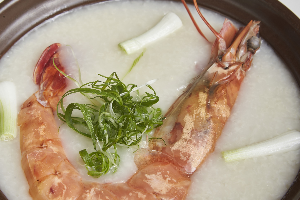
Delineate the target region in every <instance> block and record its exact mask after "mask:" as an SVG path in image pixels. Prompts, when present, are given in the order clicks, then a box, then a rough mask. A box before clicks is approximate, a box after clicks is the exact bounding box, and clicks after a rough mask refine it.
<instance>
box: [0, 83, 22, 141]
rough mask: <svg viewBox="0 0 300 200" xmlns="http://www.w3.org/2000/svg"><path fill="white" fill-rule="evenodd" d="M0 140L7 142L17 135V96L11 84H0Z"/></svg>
mask: <svg viewBox="0 0 300 200" xmlns="http://www.w3.org/2000/svg"><path fill="white" fill-rule="evenodd" d="M0 91H1V92H0V140H3V141H8V140H12V139H14V138H15V137H16V134H17V114H18V111H17V94H16V87H15V85H14V83H13V82H10V81H3V82H1V83H0Z"/></svg>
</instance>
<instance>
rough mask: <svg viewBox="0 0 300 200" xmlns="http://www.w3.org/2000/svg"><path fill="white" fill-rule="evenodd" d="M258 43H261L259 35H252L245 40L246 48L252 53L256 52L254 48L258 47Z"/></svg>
mask: <svg viewBox="0 0 300 200" xmlns="http://www.w3.org/2000/svg"><path fill="white" fill-rule="evenodd" d="M260 43H261V40H260V38H259V37H256V36H252V37H251V38H250V39H249V40H248V41H247V50H248V51H250V52H251V53H253V54H254V53H255V52H256V50H257V49H259V47H260Z"/></svg>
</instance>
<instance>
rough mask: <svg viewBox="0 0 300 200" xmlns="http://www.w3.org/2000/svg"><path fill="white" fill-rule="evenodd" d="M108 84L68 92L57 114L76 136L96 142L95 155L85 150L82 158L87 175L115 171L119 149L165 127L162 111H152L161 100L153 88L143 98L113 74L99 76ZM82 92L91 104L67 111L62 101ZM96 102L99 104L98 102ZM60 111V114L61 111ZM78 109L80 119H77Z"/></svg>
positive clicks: (90, 84) (72, 107) (85, 85)
mask: <svg viewBox="0 0 300 200" xmlns="http://www.w3.org/2000/svg"><path fill="white" fill-rule="evenodd" d="M100 76H101V77H103V78H105V79H106V80H105V81H99V80H97V81H93V82H89V83H86V84H84V85H82V86H80V87H79V88H75V89H71V90H69V91H67V92H66V93H65V94H64V95H63V96H62V98H61V99H60V101H59V103H58V108H59V107H60V108H61V109H57V115H58V117H59V118H60V119H61V120H62V121H64V122H65V123H66V124H67V125H68V126H69V127H70V128H72V129H73V130H74V131H76V132H77V133H80V134H82V135H84V136H86V137H89V138H91V139H92V141H93V146H94V150H95V151H94V152H92V153H88V152H87V151H86V150H85V149H84V150H82V151H80V156H81V158H82V159H83V161H84V162H85V165H86V168H87V170H88V174H89V175H91V176H94V177H99V176H101V175H103V174H106V173H107V172H109V171H116V169H117V167H118V165H119V161H120V158H119V155H118V153H117V147H118V146H134V145H138V144H139V142H140V141H141V140H142V135H143V134H144V133H149V132H150V131H151V130H152V129H154V128H156V127H158V126H160V125H161V124H162V120H163V117H162V113H161V109H159V108H153V105H154V104H155V103H157V102H158V100H159V97H158V96H157V95H156V93H155V91H154V89H153V88H152V87H151V86H150V85H147V84H146V86H147V87H148V88H149V89H150V91H152V92H151V93H149V92H145V94H144V95H140V93H139V91H138V90H137V85H134V84H128V85H125V84H124V83H123V82H121V81H120V79H119V78H118V76H117V74H116V73H115V72H114V73H112V74H111V75H110V76H109V77H106V76H103V75H100ZM74 93H80V94H82V95H84V96H85V97H88V98H89V99H90V100H91V101H90V102H92V103H90V104H80V103H70V104H69V105H68V106H67V107H66V108H65V107H64V106H63V99H64V98H65V97H66V96H68V95H71V94H74ZM95 102H96V103H95ZM59 110H61V112H59ZM74 110H78V111H80V113H81V116H74V115H73V111H74Z"/></svg>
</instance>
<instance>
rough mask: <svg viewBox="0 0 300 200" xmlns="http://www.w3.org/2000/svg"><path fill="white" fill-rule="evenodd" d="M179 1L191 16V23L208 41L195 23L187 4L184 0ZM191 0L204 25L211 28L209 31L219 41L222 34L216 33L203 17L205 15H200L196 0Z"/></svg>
mask: <svg viewBox="0 0 300 200" xmlns="http://www.w3.org/2000/svg"><path fill="white" fill-rule="evenodd" d="M181 2H182V3H183V5H184V7H185V9H186V10H187V12H188V13H189V15H190V17H191V19H192V21H193V23H194V25H195V27H196V29H197V30H198V32H199V33H200V35H202V37H204V39H205V40H206V41H208V39H207V38H206V37H205V36H204V34H203V33H202V31H201V30H200V28H199V26H198V24H197V23H196V21H195V19H194V17H193V16H192V14H191V12H190V9H189V8H188V6H187V4H186V2H185V0H181ZM193 2H194V5H195V8H196V10H197V12H198V14H199V16H200V17H201V19H202V20H203V22H204V23H205V24H206V26H207V27H208V28H209V29H210V30H211V32H212V33H213V34H214V35H215V36H216V37H217V38H218V40H219V41H220V40H223V37H222V36H221V35H220V34H219V33H218V32H217V31H216V30H215V29H214V28H213V27H212V26H211V25H210V24H209V23H208V22H207V20H206V19H205V17H204V16H203V15H202V13H201V11H200V9H199V7H198V4H197V0H193Z"/></svg>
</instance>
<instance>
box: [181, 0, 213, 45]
mask: <svg viewBox="0 0 300 200" xmlns="http://www.w3.org/2000/svg"><path fill="white" fill-rule="evenodd" d="M181 2H182V3H183V5H184V7H185V9H186V11H187V12H188V13H189V16H190V18H191V20H192V22H193V23H194V25H195V27H196V29H197V31H198V32H199V33H200V35H201V36H202V37H203V38H204V39H205V40H206V41H208V39H207V38H206V37H205V36H204V34H203V33H202V31H201V29H200V28H199V26H198V24H197V23H196V21H195V19H194V17H193V15H192V13H191V11H190V9H189V7H188V5H187V4H186V2H185V0H181ZM205 21H206V20H205Z"/></svg>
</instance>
